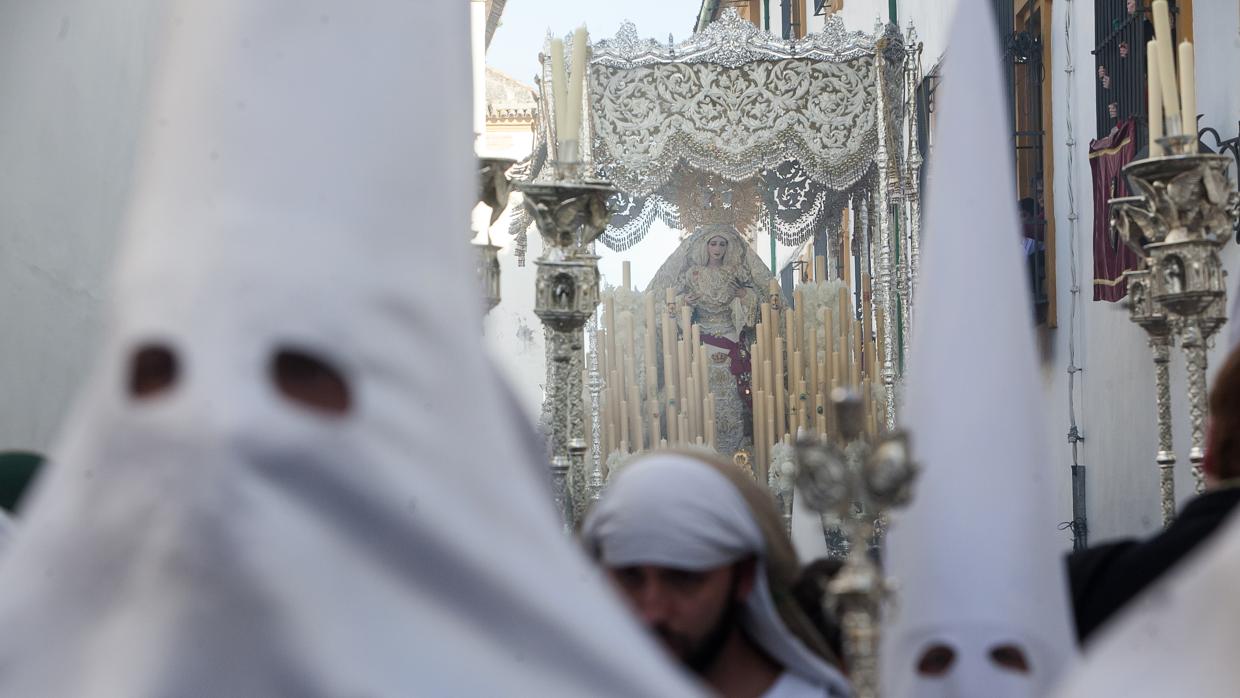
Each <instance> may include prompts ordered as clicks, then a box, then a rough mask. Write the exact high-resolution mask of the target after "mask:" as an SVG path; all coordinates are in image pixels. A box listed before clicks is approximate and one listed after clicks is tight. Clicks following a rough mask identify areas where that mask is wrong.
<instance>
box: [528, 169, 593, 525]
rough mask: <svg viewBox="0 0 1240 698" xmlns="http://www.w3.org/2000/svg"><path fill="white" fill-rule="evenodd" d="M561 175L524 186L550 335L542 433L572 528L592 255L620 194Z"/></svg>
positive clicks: (539, 308)
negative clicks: (610, 201)
mask: <svg viewBox="0 0 1240 698" xmlns="http://www.w3.org/2000/svg"><path fill="white" fill-rule="evenodd" d="M555 171H556V179H555V180H554V181H550V182H527V183H523V184H520V185H518V186H519V189H520V190H521V192H522V193H523V194H524V205H525V209H526V211H527V212H528V213H529V215H530V217H531V218H533V219H534V222H535V223H536V224H537V225H538V231H539V233H540V234H541V235H542V239H543V254H542V256H541V257H540V258H539V259H538V260H537V261H536V262H535V264H536V265H537V266H538V272H537V275H536V277H535V299H534V313H535V314H536V315H538V317H539V319H541V320H542V322H543V327H544V331H545V333H546V348H547V349H546V350H547V384H546V389H545V390H546V393H545V397H544V404H543V415H544V419H545V424H544V426H545V428H546V429H547V430H548V438H549V446H550V452H551V457H552V463H553V467H552V487H553V490H554V493H555V497H556V506H557V507H558V508H559V510H560V511H562V512H564V517H565V525H566V526H569V527H571V526H572V525H574V524H575V522H576V519H577V517H578V516H579V515H580V514H581V511H582V510H583V509H584V506H585V502H583V501H581V497H580V496H578V497H576V498H574V497H573V493H574V491H575V490H579V489H583V485H584V484H585V479H586V477H587V473H586V472H585V469H586V468H585V463H586V457H585V456H586V452H587V451H588V450H589V448H588V446H587V445H586V442H585V438H584V437H585V433H584V432H585V407H584V404H583V403H584V399H583V392H584V387H583V385H582V373H583V371H582V349H583V347H584V345H583V342H582V328H583V327H584V325H585V323H586V321H587V320H589V319H590V318H591V317H592V316H593V315H594V311H595V309H596V308H597V307H598V303H599V269H598V257H597V256H596V255H594V254H592V253H591V251H590V249H591V244H592V243H593V242H594V241H595V240H596V239H597V238H598V236H599V235H602V233H603V231H604V229H605V228H606V226H607V221H608V220H609V218H610V217H611V216H610V213H609V212H608V210H607V198H608V197H609V196H611V195H612V194H613V193H614V192H615V189H614V188H613V187H612V186H611V185H610V184H609V183H607V182H601V181H597V180H591V179H586V178H584V177H582V175H581V171H580V167H579V166H576V165H569V164H563V163H561V164H559V165H558V166H557V167H556V168H555ZM566 466H567V467H566ZM574 499H577V501H576V502H574Z"/></svg>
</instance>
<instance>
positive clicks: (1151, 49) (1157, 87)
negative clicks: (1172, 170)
mask: <svg viewBox="0 0 1240 698" xmlns="http://www.w3.org/2000/svg"><path fill="white" fill-rule="evenodd" d="M1145 56H1146V73H1147V74H1148V76H1149V77H1148V80H1149V85H1148V87H1149V93H1150V157H1152V158H1159V157H1162V156H1163V155H1165V154H1166V151H1165V150H1163V147H1162V145H1161V144H1159V142H1158V139H1159V138H1162V137H1163V108H1162V84H1161V81H1160V80H1159V78H1158V75H1159V72H1158V42H1157V41H1151V42H1149V43H1148V44H1146V46H1145Z"/></svg>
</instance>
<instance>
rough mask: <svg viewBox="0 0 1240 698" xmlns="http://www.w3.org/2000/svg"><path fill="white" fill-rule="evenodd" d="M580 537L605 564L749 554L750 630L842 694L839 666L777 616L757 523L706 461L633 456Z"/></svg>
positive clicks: (683, 564)
mask: <svg viewBox="0 0 1240 698" xmlns="http://www.w3.org/2000/svg"><path fill="white" fill-rule="evenodd" d="M582 537H583V539H584V541H585V544H586V546H587V547H588V548H590V549H591V550H593V551H595V552H596V554H597V556H598V559H599V561H600V562H601V563H602V564H603V565H605V566H607V567H626V566H630V565H655V566H659V567H672V568H676V569H686V570H708V569H713V568H717V567H722V566H724V565H727V564H730V563H733V562H737V561H739V560H742V559H744V558H747V557H749V556H751V555H752V556H755V557H756V559H757V563H758V564H757V569H756V571H755V584H754V588H753V591H752V592H751V593H750V594H749V598H748V599H746V601H745V606H744V610H743V613H742V616H741V624H742V626H743V627H744V629H745V631H746V632H747V633H748V635H749V637H750V638H751V639H752V640H753V641H754V642H756V643H758V644H759V645H760V646H761V647H762V648H763V649H764V650H765V651H766V652H767V653H768V654H770V655H771V656H772V657H773V658H774V659H775V660H776V661H777V662H779V663H780V664H781V665H783V667H784V669H785V670H787V671H789V672H792V673H794V674H797V675H799V676H801V677H802V678H805V679H807V680H808V681H810V682H812V683H815V684H818V685H821V686H823V687H824V688H827V689H828V690H830V691H833V692H834V693H838V694H839V695H847V694H848V692H849V691H848V683H847V680H846V679H844V677H843V676H842V675H841V674H840V672H839V671H838V670H836V669H835V668H834V667H832V666H831V665H830V664H828V663H827V662H826V661H824V660H823V659H822V658H820V657H818V656H817V655H816V654H814V653H813V652H811V651H810V650H809V648H807V647H806V646H805V644H804V643H803V642H801V640H800V639H798V638H797V637H796V635H794V634H793V633H792V632H791V631H790V630H789V629H788V627H787V626H786V625H785V624H784V621H783V619H782V618H781V617H780V615H779V612H778V610H777V609H776V606H775V602H774V600H773V599H772V598H771V589H770V585H769V584H768V583H767V569H766V557H767V543H766V538H765V536H764V535H763V532H762V529H761V528H760V527H759V525H758V523H757V521H756V520H755V519H754V515H753V513H752V512H751V511H750V508H749V505H748V504H747V503H746V502H745V499H744V498H743V497H742V495H741V493H740V492H739V491H737V489H736V486H735V485H733V484H732V483H731V482H729V481H728V479H727V478H726V477H724V476H723V475H722V474H721V473H720V472H719V471H718V470H716V469H715V468H714V467H713V466H711V465H708V464H706V463H704V462H702V461H701V460H698V459H697V458H694V457H692V456H689V455H685V454H681V453H672V452H666V453H657V454H654V455H650V456H647V457H644V458H642V459H640V460H638V461H637V462H635V463H633V464H631V465H629V466H627V467H626V468H625V469H624V470H622V471H621V472H620V473H618V474H617V475H616V476H615V477H614V478H613V479H612V480H611V481H610V482H609V483H608V485H607V489H606V490H604V492H603V496H602V498H601V499H600V500H599V502H598V504H597V505H595V507H594V508H593V510H591V512H590V514H589V515H588V516H587V517H586V521H585V524H584V526H583V528H582Z"/></svg>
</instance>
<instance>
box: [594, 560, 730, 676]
mask: <svg viewBox="0 0 1240 698" xmlns="http://www.w3.org/2000/svg"><path fill="white" fill-rule="evenodd" d="M607 572H608V574H609V576H610V577H611V579H612V581H613V582H614V583H615V585H616V587H617V588H618V589H619V590H620V592H621V595H622V596H623V597H624V598H625V600H626V601H628V602H629V605H630V606H631V607H632V609H633V612H634V613H636V614H637V617H638V619H639V620H640V621H641V622H642V624H643V625H645V626H646V627H647V628H648V629H650V631H651V632H653V633H654V634H655V635H656V636H657V637H658V638H659V640H660V641H661V642H662V643H663V645H664V647H665V648H666V649H667V651H668V652H671V653H672V654H673V655H674V656H675V657H676V658H677V659H679V660H680V661H681V662H683V663H684V664H685V665H686V666H688V667H689V668H690V669H692V670H694V671H698V672H701V671H703V670H705V669H707V668H709V666H710V665H711V664H712V663H713V661H714V659H715V658H716V657H717V655H718V652H719V650H720V649H721V648H722V643H723V641H724V640H725V639H726V637H727V635H728V633H730V632H731V630H732V627H733V625H734V624H735V623H736V622H738V620H737V617H736V613H738V612H739V611H738V608H739V606H738V604H741V603H743V602H744V600H745V597H746V596H747V595H748V594H749V592H750V590H751V589H752V586H753V574H754V567H753V564H752V562H750V561H743V562H740V563H734V564H730V565H724V566H722V567H718V568H714V569H710V570H705V571H691V570H681V569H675V568H671V567H660V566H657V565H632V566H626V567H618V568H611V569H608V570H607Z"/></svg>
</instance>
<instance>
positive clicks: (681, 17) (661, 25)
mask: <svg viewBox="0 0 1240 698" xmlns="http://www.w3.org/2000/svg"><path fill="white" fill-rule="evenodd" d="M701 6H702V3H701V0H508V3H507V5H506V6H505V8H504V16H503V19H502V20H501V22H500V26H499V28H498V29H496V30H495V37H494V38H493V39H492V40H491V48H490V50H488V51H487V65H489V66H491V67H493V68H497V69H499V70H502V71H504V72H505V73H508V74H509V75H511V76H512V77H514V78H516V79H518V80H520V81H521V82H524V83H526V84H533V82H534V75H535V74H537V72H538V52H539V51H541V50H542V46H543V40H544V39H545V38H546V36H547V29H551V30H552V31H553V32H555V33H556V34H560V35H563V34H568V33H571V32H572V31H573V29H575V28H577V26H579V25H581V24H582V23H584V24H585V25H586V26H587V27H588V28H589V30H590V38H591V40H598V39H603V38H610V37H612V36H615V34H616V30H617V29H619V28H620V24H621V23H622V22H624V20H626V19H627V20H632V22H633V23H634V24H636V25H637V31H638V33H640V34H641V35H642V36H648V37H650V38H652V39H658V40H659V41H661V42H663V41H667V35H668V34H669V33H671V34H672V35H673V36H675V38H676V40H677V41H683V40H684V39H685V38H686V37H688V36H689V35H690V34H691V33H692V32H693V22H694V19H695V18H696V16H697V12H698V9H699V8H701Z"/></svg>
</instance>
